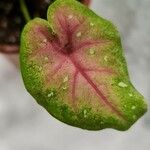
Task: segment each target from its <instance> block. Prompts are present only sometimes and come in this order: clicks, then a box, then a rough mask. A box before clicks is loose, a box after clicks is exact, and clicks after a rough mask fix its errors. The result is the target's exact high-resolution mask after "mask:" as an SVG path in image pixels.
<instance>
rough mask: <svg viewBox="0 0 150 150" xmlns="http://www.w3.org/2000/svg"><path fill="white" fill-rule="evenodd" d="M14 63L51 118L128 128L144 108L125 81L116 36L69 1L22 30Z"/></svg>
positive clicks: (103, 22)
mask: <svg viewBox="0 0 150 150" xmlns="http://www.w3.org/2000/svg"><path fill="white" fill-rule="evenodd" d="M20 62H21V70H22V76H23V80H24V83H25V86H26V88H27V90H28V91H29V93H30V94H31V95H32V96H33V97H34V98H35V99H36V100H37V102H38V103H39V104H40V105H42V106H43V107H45V108H46V110H47V111H48V112H49V113H50V114H51V115H52V116H54V117H55V118H57V119H59V120H61V121H62V122H65V123H67V124H70V125H72V126H76V127H80V128H83V129H88V130H100V129H104V128H115V129H118V130H126V129H128V128H129V127H130V126H131V125H132V124H133V123H134V122H135V121H136V120H137V119H138V118H139V117H141V116H142V115H143V114H144V113H145V111H146V109H147V107H146V104H145V103H144V101H143V99H144V98H143V96H142V95H141V94H140V93H138V92H137V90H136V89H135V88H134V87H133V85H132V84H131V82H130V80H129V76H128V71H127V67H126V62H125V59H124V56H123V52H122V46H121V41H120V36H119V33H118V31H117V30H116V28H115V27H114V26H113V25H112V24H111V23H110V22H109V21H107V20H105V19H103V18H101V17H99V16H97V15H96V14H94V13H93V12H92V11H91V10H89V9H88V8H87V7H86V6H83V5H82V4H80V3H79V2H77V1H75V0H57V1H56V2H54V3H53V4H52V5H51V6H50V7H49V9H48V21H46V20H43V19H40V18H36V19H34V20H32V21H30V22H29V23H28V24H27V25H26V26H25V28H24V30H23V33H22V39H21V52H20Z"/></svg>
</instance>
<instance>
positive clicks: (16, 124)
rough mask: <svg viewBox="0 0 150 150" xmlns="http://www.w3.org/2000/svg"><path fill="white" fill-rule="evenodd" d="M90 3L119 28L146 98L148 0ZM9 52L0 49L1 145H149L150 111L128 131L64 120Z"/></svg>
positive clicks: (107, 148)
mask: <svg viewBox="0 0 150 150" xmlns="http://www.w3.org/2000/svg"><path fill="white" fill-rule="evenodd" d="M3 7H5V6H3ZM90 7H91V9H92V10H94V11H95V12H96V13H97V14H98V15H100V16H103V17H104V18H107V19H109V20H111V21H112V22H113V23H114V24H115V25H116V26H117V27H118V30H119V31H120V34H121V36H122V44H123V47H124V50H125V55H126V59H127V62H128V69H129V73H130V77H131V80H132V82H133V84H134V85H135V87H136V88H137V89H138V90H139V91H140V92H141V93H142V94H143V95H144V96H145V98H146V99H147V103H150V91H149V90H150V75H149V74H150V49H149V47H150V46H149V45H150V0H142V1H141V0H93V1H92V3H91V5H90ZM1 33H2V32H1ZM1 33H0V35H1ZM8 57H9V56H8V55H7V56H6V55H4V54H0V150H100V149H102V150H149V149H150V111H149V112H147V114H146V115H145V116H144V117H142V118H141V119H140V120H139V121H138V122H136V124H135V125H133V126H132V128H130V129H129V130H128V131H126V132H119V131H115V130H113V129H106V130H102V131H96V132H91V131H86V130H85V131H84V130H81V129H78V128H74V127H71V126H68V125H65V124H63V123H61V122H60V121H58V120H56V119H54V118H53V117H51V116H50V115H49V114H48V113H47V111H46V110H45V109H44V108H42V107H41V106H39V105H38V104H37V103H36V102H35V100H34V99H33V98H32V97H31V96H30V95H29V94H28V93H27V91H26V90H25V88H24V85H23V82H22V79H21V75H20V70H19V69H18V67H16V65H14V63H12V61H10V59H8Z"/></svg>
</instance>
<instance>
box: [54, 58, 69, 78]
mask: <svg viewBox="0 0 150 150" xmlns="http://www.w3.org/2000/svg"><path fill="white" fill-rule="evenodd" d="M65 61H66V60H65V59H64V60H62V61H61V62H60V63H59V64H58V65H57V66H56V67H55V68H54V71H53V73H52V74H51V76H52V77H53V76H54V75H56V74H57V73H58V71H59V70H60V69H61V68H62V66H63V65H64V63H65Z"/></svg>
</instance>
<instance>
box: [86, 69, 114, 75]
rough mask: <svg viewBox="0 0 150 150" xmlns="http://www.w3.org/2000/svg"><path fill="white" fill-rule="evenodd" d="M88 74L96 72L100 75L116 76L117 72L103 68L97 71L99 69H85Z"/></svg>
mask: <svg viewBox="0 0 150 150" xmlns="http://www.w3.org/2000/svg"><path fill="white" fill-rule="evenodd" d="M84 70H85V71H86V72H87V71H89V72H90V71H96V72H100V73H108V74H116V73H115V71H113V70H111V69H106V68H102V69H97V68H94V69H88V68H87V69H84Z"/></svg>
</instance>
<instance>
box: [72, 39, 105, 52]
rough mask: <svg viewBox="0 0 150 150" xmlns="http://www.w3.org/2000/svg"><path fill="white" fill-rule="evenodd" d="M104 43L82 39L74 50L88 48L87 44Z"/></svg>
mask: <svg viewBox="0 0 150 150" xmlns="http://www.w3.org/2000/svg"><path fill="white" fill-rule="evenodd" d="M103 43H106V42H104V41H84V42H82V43H81V44H79V45H78V46H76V48H75V51H78V50H80V49H82V48H88V47H89V46H94V47H95V46H97V45H99V44H103Z"/></svg>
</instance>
